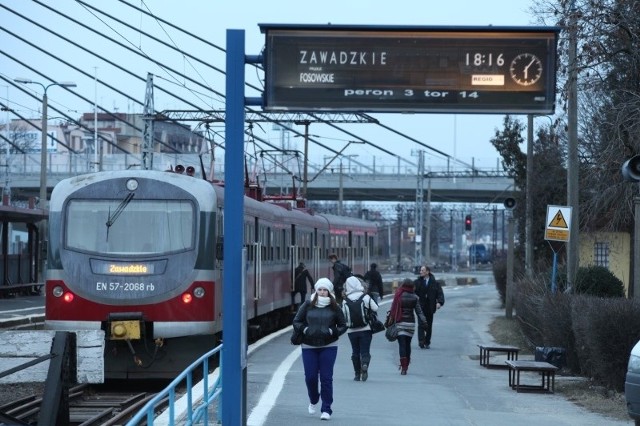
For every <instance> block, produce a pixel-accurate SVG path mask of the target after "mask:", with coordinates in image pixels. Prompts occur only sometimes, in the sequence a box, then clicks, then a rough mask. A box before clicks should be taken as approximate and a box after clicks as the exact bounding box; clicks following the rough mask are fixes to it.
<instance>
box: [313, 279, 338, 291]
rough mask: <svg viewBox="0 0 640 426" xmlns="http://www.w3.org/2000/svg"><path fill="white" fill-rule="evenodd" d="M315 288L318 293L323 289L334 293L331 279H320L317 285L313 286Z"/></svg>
mask: <svg viewBox="0 0 640 426" xmlns="http://www.w3.org/2000/svg"><path fill="white" fill-rule="evenodd" d="M313 288H315V289H316V291H318V290H319V289H321V288H326V289H327V290H329V292H331V293H333V284H332V283H331V280H330V279H329V278H320V279H319V280H318V281H317V282H316V285H314V286H313Z"/></svg>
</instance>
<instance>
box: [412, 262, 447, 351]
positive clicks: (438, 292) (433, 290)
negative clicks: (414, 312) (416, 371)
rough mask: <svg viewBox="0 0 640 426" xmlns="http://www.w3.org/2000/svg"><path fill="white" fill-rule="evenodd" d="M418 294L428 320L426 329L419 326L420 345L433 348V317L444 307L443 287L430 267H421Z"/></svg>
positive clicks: (424, 347) (416, 281)
mask: <svg viewBox="0 0 640 426" xmlns="http://www.w3.org/2000/svg"><path fill="white" fill-rule="evenodd" d="M415 285H416V294H417V295H418V298H419V299H420V307H421V308H422V312H424V316H425V317H426V318H427V325H426V327H422V326H420V325H418V345H419V346H420V348H422V349H429V348H430V347H431V333H432V331H433V315H434V314H435V313H436V311H437V310H438V309H440V308H441V307H442V306H443V305H444V292H443V291H442V286H441V285H440V283H439V282H438V281H437V280H436V277H434V276H433V274H432V273H431V269H430V268H429V267H428V266H424V265H423V266H421V267H420V276H419V277H418V279H417V280H415Z"/></svg>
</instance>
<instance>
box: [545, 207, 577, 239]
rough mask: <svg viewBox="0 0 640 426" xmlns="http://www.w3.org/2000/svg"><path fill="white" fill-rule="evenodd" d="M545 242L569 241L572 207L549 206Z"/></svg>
mask: <svg viewBox="0 0 640 426" xmlns="http://www.w3.org/2000/svg"><path fill="white" fill-rule="evenodd" d="M546 223H547V226H546V227H545V231H544V239H545V240H553V241H564V242H567V241H569V237H570V230H571V207H566V206H547V221H546Z"/></svg>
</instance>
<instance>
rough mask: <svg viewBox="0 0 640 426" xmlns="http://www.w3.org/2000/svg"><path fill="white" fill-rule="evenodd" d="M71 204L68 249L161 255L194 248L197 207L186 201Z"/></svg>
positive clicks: (110, 201) (66, 230)
mask: <svg viewBox="0 0 640 426" xmlns="http://www.w3.org/2000/svg"><path fill="white" fill-rule="evenodd" d="M119 206H120V207H121V206H122V200H71V201H70V202H69V204H68V205H67V212H66V215H67V225H66V229H65V240H66V247H67V248H68V249H72V250H73V249H77V250H82V251H88V252H95V253H104V254H106V253H110V254H121V255H127V254H131V255H133V254H147V255H151V254H159V253H169V252H175V251H182V250H187V249H190V248H193V246H194V238H195V237H194V236H195V214H194V206H193V204H192V203H191V202H189V201H184V200H182V201H181V200H136V199H135V198H133V199H131V200H129V201H128V202H127V204H126V206H125V207H124V208H121V210H120V212H119V214H118V216H117V218H116V220H114V211H115V210H116V209H117V208H118V207H119Z"/></svg>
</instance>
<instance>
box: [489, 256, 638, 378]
mask: <svg viewBox="0 0 640 426" xmlns="http://www.w3.org/2000/svg"><path fill="white" fill-rule="evenodd" d="M603 269H604V268H603ZM494 273H495V269H494ZM610 275H611V274H610V273H609V271H606V270H605V271H602V270H599V269H594V267H591V268H584V269H583V268H580V269H579V271H578V275H577V278H576V285H575V288H574V291H576V290H577V291H578V292H582V294H576V293H562V292H558V293H555V294H552V293H551V292H550V290H549V288H548V287H549V283H548V281H549V278H548V277H550V273H549V274H548V275H547V274H543V275H541V276H540V277H538V278H531V279H529V278H527V277H519V279H518V280H517V281H516V283H515V284H514V287H515V291H514V308H515V311H516V318H517V319H518V323H519V324H520V326H521V330H522V333H523V334H524V336H525V337H526V339H527V341H528V342H529V343H530V345H531V348H530V349H533V348H535V347H537V346H557V347H563V348H565V350H566V356H567V369H568V370H569V371H570V372H571V373H573V374H579V375H584V376H586V377H589V378H592V379H593V380H595V381H597V382H598V383H601V384H603V385H605V386H607V387H608V388H610V389H615V390H617V391H622V390H623V389H624V380H625V375H626V370H627V362H628V360H629V353H630V352H631V349H632V348H633V346H634V345H635V343H636V342H638V340H640V301H638V300H629V299H625V298H624V297H615V296H614V295H617V294H619V293H618V284H617V283H616V282H615V280H612V279H611V277H610ZM505 277H506V274H505ZM591 278H595V280H593V279H591ZM614 278H615V277H614ZM596 281H598V282H596ZM618 281H619V280H618ZM505 283H506V279H505ZM621 284H622V283H620V285H621ZM496 287H497V288H498V287H499V286H498V279H497V278H496ZM498 291H500V290H498Z"/></svg>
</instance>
